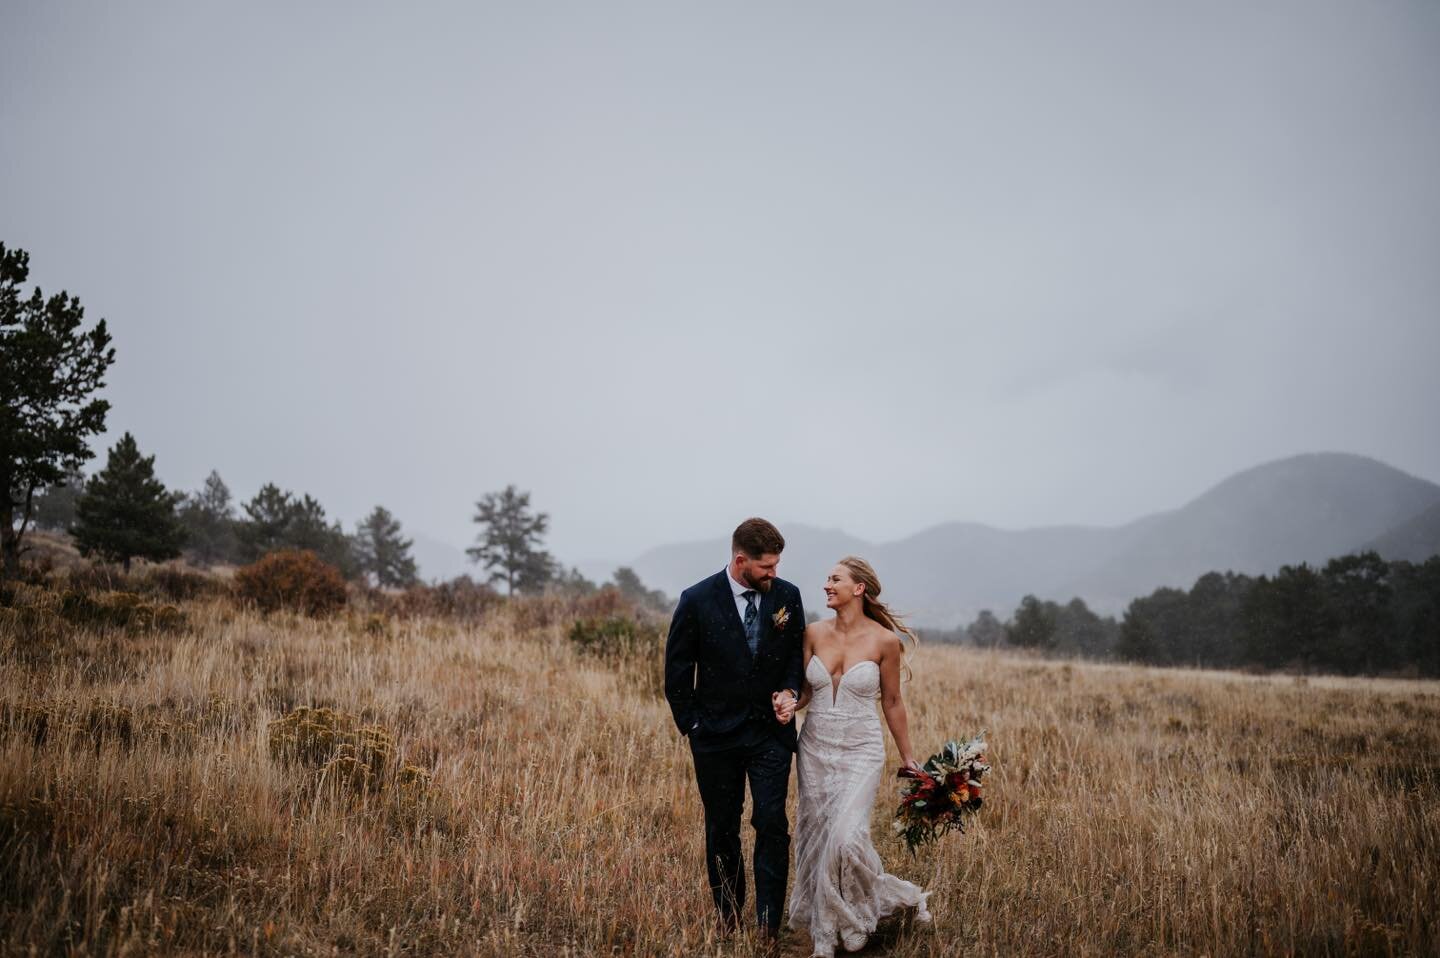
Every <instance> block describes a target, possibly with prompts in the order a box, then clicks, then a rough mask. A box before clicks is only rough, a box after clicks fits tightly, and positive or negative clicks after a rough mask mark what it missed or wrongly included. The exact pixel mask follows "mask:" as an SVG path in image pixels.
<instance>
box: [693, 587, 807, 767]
mask: <svg viewBox="0 0 1440 958" xmlns="http://www.w3.org/2000/svg"><path fill="white" fill-rule="evenodd" d="M782 610H783V612H784V613H785V615H784V616H783V617H782V618H783V619H784V624H783V625H779V626H777V625H776V621H775V620H776V617H777V616H778V615H780V613H781V612H782ZM804 638H805V609H804V607H803V606H802V605H801V604H800V590H799V589H797V588H795V586H794V585H792V584H791V583H789V582H786V581H785V580H784V579H772V580H771V583H770V591H768V592H765V593H762V594H761V597H760V641H759V644H758V647H757V649H756V653H755V655H754V656H752V655H751V654H750V646H749V645H748V644H747V643H746V641H745V626H744V624H743V623H742V622H741V620H740V613H739V612H738V611H737V610H736V607H735V595H734V593H733V592H731V591H730V583H729V581H728V576H727V574H726V570H725V569H721V570H720V571H719V572H718V573H716V574H715V575H713V576H710V577H709V578H707V579H702V580H700V581H699V582H697V583H695V584H694V585H692V586H691V587H690V588H688V589H686V590H685V591H684V592H682V593H680V602H679V604H677V605H676V606H675V614H674V616H673V617H672V618H671V619H670V635H669V637H668V638H667V639H666V640H665V698H666V700H667V701H668V702H669V703H670V712H671V714H672V715H673V716H674V717H675V725H676V727H677V728H679V729H680V734H681V735H689V736H690V737H691V738H690V741H691V743H692V744H693V745H694V747H695V748H696V749H699V750H702V751H704V750H710V749H721V748H727V747H729V746H731V745H739V744H743V743H744V742H745V741H746V739H747V737H748V736H751V735H753V734H755V732H757V731H763V732H766V733H768V734H771V735H773V736H775V737H776V738H777V739H779V740H780V741H781V742H782V743H784V744H785V745H786V747H788V748H789V749H790V750H791V751H794V749H795V722H794V720H793V719H792V720H791V721H790V723H789V724H787V725H781V724H780V723H779V722H778V721H776V719H775V710H774V707H773V706H772V705H771V702H770V696H771V694H772V693H774V692H779V691H781V690H782V689H791V690H793V691H794V692H795V693H797V694H798V693H799V692H800V682H801V681H802V679H803V678H804V669H803V667H802V654H803V648H804Z"/></svg>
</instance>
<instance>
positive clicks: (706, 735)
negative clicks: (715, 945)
mask: <svg viewBox="0 0 1440 958" xmlns="http://www.w3.org/2000/svg"><path fill="white" fill-rule="evenodd" d="M784 548H785V539H784V537H783V536H781V535H780V530H778V529H776V528H775V527H774V526H773V525H771V524H770V523H768V522H766V521H765V520H764V519H746V520H745V521H744V522H742V523H740V525H739V526H738V527H737V528H736V529H735V534H734V536H733V537H732V538H731V544H730V562H729V564H728V565H727V566H726V567H725V568H724V569H722V570H720V571H719V572H717V573H716V574H715V575H713V576H710V577H708V578H706V579H702V580H701V581H699V582H697V583H695V584H694V585H692V586H691V587H690V588H688V589H686V590H685V591H684V592H683V593H681V595H680V602H679V604H678V605H676V607H675V614H674V617H673V618H672V619H671V620H670V635H669V638H668V639H667V640H666V642H665V698H666V699H667V700H668V701H669V703H670V711H671V713H672V714H673V715H674V716H675V725H676V727H678V728H679V729H680V734H681V735H685V736H688V737H689V739H690V752H691V755H692V756H693V758H694V760H695V781H696V782H697V783H698V785H699V786H700V801H701V803H702V804H703V805H704V807H705V865H706V870H707V871H708V873H709V878H710V892H711V894H712V895H713V896H714V898H715V907H716V908H718V909H719V911H720V927H721V931H722V933H726V932H729V931H731V930H733V929H734V928H735V927H737V925H738V924H739V916H740V912H741V910H742V909H743V908H744V905H745V866H744V864H743V863H742V862H741V859H740V811H741V807H742V806H743V804H744V801H745V780H746V779H747V778H748V779H749V781H750V800H751V804H752V805H753V806H754V816H753V817H752V819H751V824H752V825H753V826H754V828H755V860H754V870H755V914H756V917H757V919H758V920H759V925H760V933H761V934H762V935H764V936H766V937H768V938H769V939H770V940H771V941H772V942H773V941H774V940H775V939H776V938H777V937H778V935H779V931H780V916H781V913H782V912H783V911H784V908H785V883H786V878H787V875H788V873H789V869H790V823H789V822H788V821H787V820H786V817H785V796H786V793H787V792H788V791H789V788H790V761H791V758H792V756H793V755H794V752H795V726H794V724H793V723H792V722H791V718H792V716H793V715H794V713H795V703H796V701H797V699H798V698H799V693H800V682H801V680H802V678H803V676H804V672H803V668H802V661H801V656H802V647H803V640H804V635H805V610H804V608H803V607H802V606H801V604H800V590H798V589H796V588H795V586H793V585H791V584H790V583H789V582H786V581H785V580H784V579H779V578H776V575H775V570H776V568H777V567H778V566H779V564H780V553H781V552H782V551H783V550H784Z"/></svg>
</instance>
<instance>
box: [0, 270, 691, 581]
mask: <svg viewBox="0 0 1440 958" xmlns="http://www.w3.org/2000/svg"><path fill="white" fill-rule="evenodd" d="M29 272H30V256H29V254H28V253H27V252H26V251H24V250H22V249H12V248H7V247H6V246H5V244H3V243H0V582H3V581H4V580H6V579H12V578H15V577H16V576H18V574H19V570H20V557H21V555H22V554H23V553H24V552H25V551H26V548H27V547H26V545H25V537H26V535H27V533H28V532H29V530H30V529H31V528H34V527H39V528H43V529H49V530H53V531H58V532H65V533H68V534H70V535H71V536H72V537H73V539H74V542H75V545H76V547H77V548H78V549H79V551H80V553H81V554H82V555H84V556H87V557H92V558H95V559H98V560H100V561H103V562H111V563H117V564H119V565H121V566H122V567H123V568H124V569H125V570H126V571H127V572H128V571H129V569H130V564H131V562H132V561H134V560H136V559H143V560H147V561H152V562H163V561H165V560H168V559H173V558H177V557H179V556H181V555H182V554H183V555H185V556H187V557H188V558H189V559H190V560H191V561H193V562H195V563H197V564H199V565H202V566H214V565H217V564H221V563H227V564H240V563H248V562H253V561H256V560H258V559H260V558H262V557H263V556H265V555H268V554H271V553H274V552H276V551H279V550H305V551H309V552H313V553H315V555H317V556H318V557H320V558H321V559H322V560H323V561H325V562H326V563H328V564H329V565H331V566H333V567H335V568H336V569H338V570H339V571H340V573H341V574H342V575H343V576H344V577H345V578H347V579H350V580H352V581H356V580H358V581H366V582H369V583H371V584H374V585H377V586H382V587H396V588H400V587H406V586H410V585H413V584H415V583H416V582H417V580H418V574H417V568H416V562H415V559H414V557H413V555H412V554H411V548H412V546H413V544H414V543H413V540H412V539H408V538H406V537H405V536H404V533H403V529H402V526H401V523H400V520H399V519H397V518H396V517H395V516H394V515H393V514H392V513H391V512H390V511H389V510H388V509H386V508H385V507H384V506H378V505H377V506H376V507H375V508H374V509H373V510H372V511H371V512H370V513H369V515H367V516H366V517H365V518H363V519H362V520H360V522H358V523H357V524H356V526H355V528H354V529H353V531H350V532H347V531H346V530H345V529H344V528H343V527H342V525H341V523H340V522H339V521H338V520H331V519H329V518H328V517H327V515H326V512H325V508H324V506H322V505H321V504H320V502H319V501H318V500H317V499H316V498H314V497H313V496H311V495H309V494H308V493H301V494H299V495H296V494H294V493H292V492H291V491H290V490H288V489H282V488H281V487H280V486H279V485H278V484H276V483H273V482H270V483H266V484H265V485H263V486H261V487H260V489H259V491H257V492H256V493H255V495H254V496H253V497H252V498H251V499H249V500H248V501H246V502H243V503H240V504H239V507H238V509H237V507H236V504H235V502H234V499H233V497H232V494H231V492H230V488H229V486H227V485H226V483H225V481H224V479H222V478H221V477H220V474H219V472H217V471H213V470H212V471H211V473H210V475H209V477H207V478H206V480H205V482H204V485H203V486H202V487H201V488H200V489H197V490H195V491H194V492H190V493H183V492H177V491H172V490H170V489H167V488H166V487H165V485H164V483H163V482H161V481H160V479H159V478H158V477H157V476H156V474H155V457H154V456H153V455H151V456H146V455H144V454H143V453H142V452H141V450H140V446H139V443H138V442H137V441H136V440H135V437H134V436H132V435H131V434H130V433H129V432H127V433H125V434H124V435H123V436H122V437H121V438H120V440H119V441H118V442H116V444H115V445H114V446H113V447H111V449H110V450H109V453H108V456H107V459H106V462H105V466H104V468H102V469H101V470H100V471H99V472H97V473H96V474H95V475H93V476H90V477H86V475H85V473H84V471H83V466H84V464H85V463H86V462H87V461H88V460H90V459H92V458H93V457H94V452H93V451H92V450H91V449H90V446H89V441H90V439H91V438H92V437H94V436H96V435H99V434H100V433H102V432H103V431H104V429H105V419H106V416H107V414H108V413H109V411H110V403H109V402H108V401H107V400H105V399H102V398H99V396H98V395H97V394H98V393H99V391H100V390H101V389H102V388H103V387H104V384H105V376H106V373H107V372H108V371H109V369H110V367H111V365H112V364H113V363H114V362H115V349H114V348H113V347H112V346H111V345H110V334H109V331H108V329H107V327H106V323H105V320H104V319H101V320H99V321H98V322H97V323H95V324H94V325H93V326H90V327H88V328H87V326H86V323H85V311H84V308H83V307H82V306H81V304H80V300H79V298H78V297H75V296H71V295H69V294H68V293H66V292H63V291H62V292H61V293H59V294H56V295H52V296H49V297H46V296H45V295H44V294H43V293H42V291H41V290H40V289H39V288H38V287H36V288H35V289H34V290H32V291H31V292H30V294H29V295H25V294H24V293H23V291H22V286H23V284H24V283H25V282H26V281H27V279H28V278H29ZM474 521H475V523H476V524H477V525H478V526H479V527H480V529H479V531H478V533H477V536H476V541H475V544H474V545H472V546H471V547H470V548H469V549H467V550H466V553H467V555H468V556H469V557H470V559H471V560H472V561H473V562H475V563H477V564H479V565H480V566H481V567H483V569H484V572H485V576H486V581H487V582H488V583H490V584H496V585H503V586H504V587H505V589H506V592H507V593H508V594H512V595H514V594H526V593H537V592H543V591H546V590H549V589H556V588H559V589H565V590H569V591H579V592H587V591H594V590H596V589H598V588H599V586H597V585H595V583H593V582H590V581H589V580H587V579H586V578H585V577H584V576H583V575H581V574H580V573H579V571H578V570H576V569H573V568H572V569H568V570H567V569H565V568H564V567H563V566H561V565H560V563H558V562H557V561H556V560H555V558H554V557H553V556H552V555H551V554H550V553H549V552H547V551H546V550H545V549H544V536H545V533H546V531H547V530H548V528H549V516H548V515H546V514H545V513H543V512H536V511H534V510H533V509H532V508H531V505H530V494H529V493H528V492H523V491H521V490H519V489H517V488H516V487H515V486H513V485H509V486H506V487H505V489H503V490H500V491H498V492H492V493H487V494H485V495H484V496H483V497H482V498H481V499H480V500H479V501H477V502H476V512H475V515H474ZM614 584H615V587H616V588H618V589H619V590H620V591H621V592H623V593H625V594H627V595H628V596H629V597H630V598H632V599H634V600H635V601H637V602H639V603H640V604H642V605H651V606H658V607H663V606H665V605H666V604H667V602H666V600H665V597H664V596H663V595H661V594H660V593H658V592H651V591H650V590H647V589H645V587H644V586H643V584H641V583H640V580H639V578H638V577H637V576H636V575H635V574H634V572H633V571H631V570H629V569H624V568H622V569H619V570H617V571H616V573H615V582H614Z"/></svg>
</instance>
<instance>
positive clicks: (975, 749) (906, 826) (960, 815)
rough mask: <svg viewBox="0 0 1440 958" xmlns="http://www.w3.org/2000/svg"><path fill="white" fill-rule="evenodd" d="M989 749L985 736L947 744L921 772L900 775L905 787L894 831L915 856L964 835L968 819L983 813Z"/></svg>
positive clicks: (912, 771) (902, 789)
mask: <svg viewBox="0 0 1440 958" xmlns="http://www.w3.org/2000/svg"><path fill="white" fill-rule="evenodd" d="M985 749H986V745H985V733H984V731H981V733H980V734H979V735H977V736H975V737H974V738H973V739H971V740H970V741H968V742H966V743H965V744H963V745H962V744H960V743H959V742H955V741H950V742H946V743H945V747H944V748H942V749H941V750H940V751H938V752H936V753H935V754H934V755H932V756H930V757H929V758H928V759H926V760H925V763H924V764H923V765H922V766H921V767H920V770H919V771H916V770H914V769H910V768H902V769H900V771H899V773H898V777H899V778H901V779H905V780H906V782H905V785H904V786H903V787H902V788H901V791H900V796H901V797H900V807H899V808H897V809H896V810H895V825H894V828H895V832H896V833H897V834H898V835H899V836H900V837H901V838H903V839H904V840H905V845H906V847H907V848H909V849H910V851H911V852H912V853H913V852H914V851H915V850H916V849H917V848H919V847H920V846H921V845H926V844H929V843H930V842H932V841H934V840H935V839H937V838H939V837H940V836H942V835H944V834H946V833H947V832H951V831H958V832H963V831H965V817H966V816H967V815H973V814H975V813H976V812H977V811H979V810H980V806H981V804H982V803H983V802H982V799H981V797H980V788H981V786H980V779H981V777H982V776H983V775H984V774H985V773H986V772H988V771H990V766H989V765H986V764H985Z"/></svg>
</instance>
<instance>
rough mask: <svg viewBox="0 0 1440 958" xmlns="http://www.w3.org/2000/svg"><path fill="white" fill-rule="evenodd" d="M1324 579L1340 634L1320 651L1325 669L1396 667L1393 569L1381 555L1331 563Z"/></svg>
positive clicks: (1369, 554) (1367, 554)
mask: <svg viewBox="0 0 1440 958" xmlns="http://www.w3.org/2000/svg"><path fill="white" fill-rule="evenodd" d="M1321 576H1322V577H1323V578H1324V580H1325V593H1326V600H1327V605H1328V606H1329V608H1330V609H1331V611H1332V612H1333V613H1334V616H1335V629H1334V631H1333V632H1332V633H1331V634H1330V635H1329V636H1328V637H1327V638H1328V641H1326V642H1324V643H1323V644H1322V646H1321V648H1320V649H1319V650H1318V657H1319V660H1320V663H1321V664H1323V665H1324V666H1326V667H1327V668H1333V669H1338V670H1339V671H1341V672H1361V671H1364V672H1370V671H1374V670H1375V669H1376V668H1377V667H1381V668H1388V667H1390V666H1392V665H1394V664H1395V662H1396V660H1397V659H1398V658H1399V653H1400V649H1399V647H1398V646H1399V643H1398V642H1394V641H1393V640H1392V637H1393V636H1394V634H1395V621H1394V614H1393V612H1392V610H1391V600H1392V594H1391V588H1390V566H1389V565H1388V564H1387V563H1386V562H1385V560H1384V559H1381V558H1380V556H1379V555H1378V554H1377V553H1374V552H1362V553H1360V554H1358V555H1348V556H1341V557H1340V558H1338V559H1331V560H1330V561H1329V562H1328V563H1326V565H1325V568H1324V570H1323V571H1322V572H1321Z"/></svg>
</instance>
